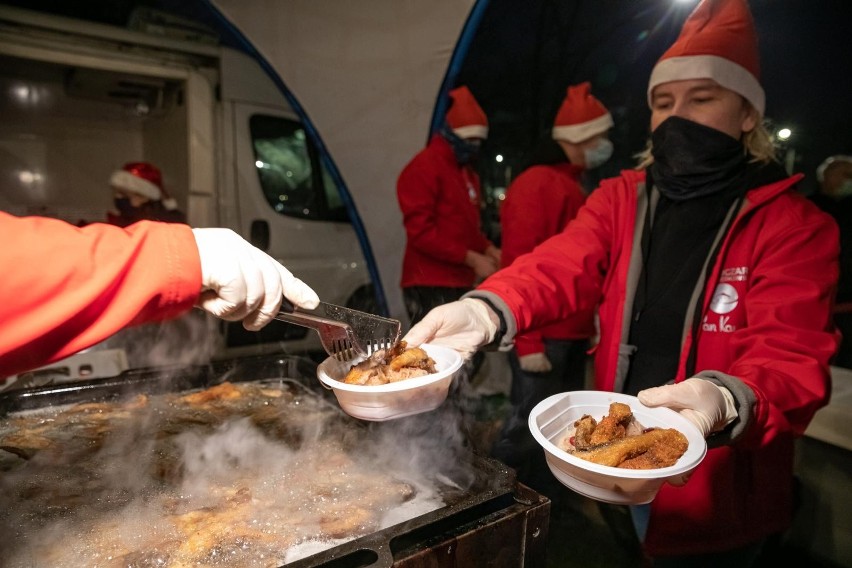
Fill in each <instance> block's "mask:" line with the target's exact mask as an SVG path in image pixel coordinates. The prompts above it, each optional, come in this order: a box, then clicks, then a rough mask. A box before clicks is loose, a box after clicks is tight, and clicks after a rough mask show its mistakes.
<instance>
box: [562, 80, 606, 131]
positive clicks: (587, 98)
mask: <svg viewBox="0 0 852 568" xmlns="http://www.w3.org/2000/svg"><path fill="white" fill-rule="evenodd" d="M612 126H613V122H612V115H611V114H610V113H609V111H608V110H606V107H605V106H604V105H603V103H601V102H600V101H599V100H598V99H596V98H595V97H594V95H592V84H591V83H589V82H588V81H586V82H585V83H580V84H579V85H571V86H570V87H568V91H567V93H566V95H565V99H564V100H563V101H562V105H561V106H560V107H559V111H558V112H557V113H556V118H555V119H554V121H553V139H554V140H565V141H566V142H571V143H572V144H579V143H580V142H583V141H584V140H588V139H589V138H591V137H592V136H595V135H597V134H602V133H604V132H606V131H607V130H609V129H610V128H612Z"/></svg>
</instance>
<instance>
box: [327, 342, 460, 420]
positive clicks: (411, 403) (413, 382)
mask: <svg viewBox="0 0 852 568" xmlns="http://www.w3.org/2000/svg"><path fill="white" fill-rule="evenodd" d="M421 347H422V348H423V349H424V350H425V351H426V353H427V354H428V355H429V357H431V358H432V359H433V360H434V361H435V367H436V368H437V369H438V372H437V373H433V374H431V375H425V376H423V377H416V378H414V379H405V380H403V381H398V382H395V383H388V384H386V385H372V386H370V385H350V384H346V383H344V382H341V381H342V380H343V378H344V377H345V376H346V373H348V372H349V369H351V368H352V365H354V364H356V363H358V362H360V361H361V360H360V359H357V360H354V361H346V362H340V361H338V360H336V359H334V358H332V357H329V358H328V359H326V360H325V361H323V362H322V363H320V365H319V367H318V368H317V377H318V378H319V380H320V381H321V382H322V383H323V385H325V386H326V387H328V388H330V389H332V390H333V391H334V395H335V396H336V397H337V402H338V403H339V404H340V407H341V408H342V409H343V411H344V412H346V414H348V415H350V416H354V417H355V418H360V419H361V420H371V421H374V422H380V421H383V420H392V419H394V418H402V417H403V416H411V415H412V414H419V413H421V412H429V411H430V410H434V409H436V408H438V407H439V406H441V403H443V402H444V400H446V398H447V393H448V392H449V390H450V384H451V383H452V382H453V378H454V377H455V375H456V372H457V371H458V370H459V369H460V368H461V366H462V362H463V359H462V356H461V354H460V353H459V352H458V351H456V350H454V349H450V348H449V347H443V346H440V345H430V344H428V343H424V344H423V345H421Z"/></svg>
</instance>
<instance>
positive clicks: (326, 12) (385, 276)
mask: <svg viewBox="0 0 852 568" xmlns="http://www.w3.org/2000/svg"><path fill="white" fill-rule="evenodd" d="M214 4H215V5H216V6H217V7H218V8H219V9H220V10H221V11H222V13H223V14H224V15H225V16H226V17H227V18H228V19H229V20H230V21H231V22H233V23H234V24H235V25H236V27H237V28H238V29H239V30H240V31H241V32H242V33H243V34H244V35H245V36H246V37H247V38H248V39H249V40H250V41H251V42H252V44H253V45H254V46H255V47H256V48H257V50H258V51H259V52H260V53H261V54H262V55H263V56H264V57H265V58H266V59H267V60H268V61H269V63H270V64H271V65H272V66H273V67H274V68H275V69H276V70H277V71H278V73H279V75H280V76H281V78H282V79H283V81H284V83H285V84H286V85H287V86H288V88H289V89H290V90H291V91H292V93H293V94H294V95H295V97H296V98H297V99H298V101H299V103H300V104H301V105H302V106H303V107H304V109H305V112H306V113H307V114H308V117H309V118H310V119H311V121H312V122H313V123H314V124H315V125H316V127H317V130H318V131H319V132H320V135H321V136H322V138H323V140H324V141H325V143H326V145H327V147H328V149H329V152H330V153H331V155H332V157H333V159H334V161H335V163H336V164H337V166H338V168H339V169H340V172H341V174H342V176H343V179H344V180H345V181H346V184H347V186H348V187H349V190H350V192H351V193H352V196H353V199H354V200H355V203H356V206H357V208H358V211H359V213H360V215H361V218H362V219H363V221H364V225H365V227H366V230H367V234H368V236H369V239H370V243H371V245H372V248H373V252H374V254H375V257H376V260H377V262H378V265H379V271H380V274H381V278H382V283H383V286H384V289H385V293H386V294H387V296H388V303H389V305H390V310H391V314H392V316H393V317H397V318H401V319H403V320H404V321H406V320H407V318H406V317H405V315H404V314H405V310H404V307H403V303H402V295H401V291H400V288H399V279H400V269H401V266H402V254H403V248H404V246H405V232H404V229H403V227H402V215H401V214H400V212H399V206H398V205H397V200H396V179H397V176H398V175H399V172H400V171H401V170H402V168H403V167H404V166H405V164H406V163H407V162H408V160H410V159H411V157H412V156H413V155H414V154H415V153H416V152H417V151H419V150H420V149H421V148H423V146H424V145H425V144H426V141H427V136H428V132H429V121H430V119H431V117H432V111H433V108H434V106H435V102H436V100H437V96H438V92H439V90H440V86H441V81H442V80H443V78H444V75H445V73H446V70H447V66H448V63H449V60H450V57H451V55H452V52H453V49H454V48H455V45H456V42H457V40H458V38H459V35H460V34H461V31H462V28H463V26H464V22H465V20H466V18H467V16H468V14H469V13H470V11H471V8H472V7H473V4H474V0H429V1H427V2H423V1H419V0H369V1H355V0H323V1H320V2H318V1H316V0H215V1H214Z"/></svg>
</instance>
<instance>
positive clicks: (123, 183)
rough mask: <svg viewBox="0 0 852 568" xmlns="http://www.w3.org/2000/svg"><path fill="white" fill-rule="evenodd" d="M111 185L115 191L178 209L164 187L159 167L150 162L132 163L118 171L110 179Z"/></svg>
mask: <svg viewBox="0 0 852 568" xmlns="http://www.w3.org/2000/svg"><path fill="white" fill-rule="evenodd" d="M109 184H110V186H111V187H114V188H115V189H120V190H122V191H128V192H130V193H135V194H137V195H141V196H142V197H147V198H148V199H150V200H152V201H162V202H163V207H165V208H166V209H169V210H174V209H177V201H175V200H174V199H172V198H171V197H169V194H168V193H167V192H166V189H165V188H164V187H163V176H162V174H161V173H160V170H159V168H157V166H155V165H153V164H151V163H148V162H130V163H127V164H124V167H123V168H122V169H120V170H116V171H114V172H113V173H112V175H111V176H110V178H109Z"/></svg>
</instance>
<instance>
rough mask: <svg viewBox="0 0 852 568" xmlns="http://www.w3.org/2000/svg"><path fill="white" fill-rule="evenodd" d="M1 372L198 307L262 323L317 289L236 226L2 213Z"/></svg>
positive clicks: (309, 301) (251, 325) (306, 300)
mask: <svg viewBox="0 0 852 568" xmlns="http://www.w3.org/2000/svg"><path fill="white" fill-rule="evenodd" d="M0 242H2V243H3V246H2V247H0V266H2V267H3V268H4V270H5V272H6V277H5V278H3V279H2V281H0V296H2V297H3V298H7V299H9V301H6V302H3V303H2V306H0V321H2V322H3V325H2V326H0V377H8V376H11V375H14V374H16V373H19V372H22V371H25V370H29V369H34V368H36V367H40V366H43V365H46V364H49V363H52V362H54V361H58V360H60V359H63V358H65V357H68V356H70V355H73V354H74V353H77V352H79V351H81V350H82V349H86V348H88V347H90V346H92V345H94V344H96V343H98V342H100V341H102V340H104V339H106V338H107V337H109V336H111V335H112V334H114V333H116V332H117V331H119V330H121V329H123V328H127V327H130V326H137V325H140V324H143V323H146V322H157V321H164V320H168V319H172V318H176V317H178V316H180V315H182V314H184V313H186V312H187V311H189V310H190V309H191V308H192V307H193V306H197V307H199V308H201V309H203V310H205V311H206V312H208V313H210V314H213V315H214V316H216V317H219V318H222V319H225V320H228V321H242V323H243V326H244V327H245V328H246V329H248V330H258V329H260V328H262V327H263V326H265V325H266V324H268V323H269V322H270V321H272V319H273V318H274V316H275V315H276V314H277V313H278V308H279V306H280V305H281V302H282V298H284V297H285V296H286V297H287V298H288V299H289V300H291V301H292V302H293V303H294V304H295V305H297V306H300V307H304V308H309V309H310V308H315V307H316V306H317V304H318V303H319V298H318V297H317V295H316V293H315V292H314V291H313V290H312V289H311V288H310V287H309V286H307V285H306V284H305V283H304V282H302V281H301V280H299V279H297V278H296V277H294V276H293V275H292V274H291V273H290V272H289V271H288V270H287V269H286V268H284V267H283V266H281V264H279V263H278V262H277V261H275V260H274V259H273V258H272V257H270V256H269V255H267V254H266V253H264V252H263V251H261V250H259V249H257V248H255V247H253V246H252V245H251V244H249V243H248V242H247V241H245V240H243V239H242V238H241V237H240V236H239V235H237V234H236V233H234V232H233V231H231V230H229V229H218V228H205V229H190V227H189V226H188V225H185V224H180V223H160V222H152V221H139V222H137V223H134V224H133V225H130V226H128V227H124V228H123V227H116V226H113V225H110V224H106V223H92V224H90V225H87V226H85V227H76V226H74V225H71V224H69V223H66V222H64V221H60V220H57V219H48V218H44V217H15V216H13V215H10V214H8V213H3V212H0Z"/></svg>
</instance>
